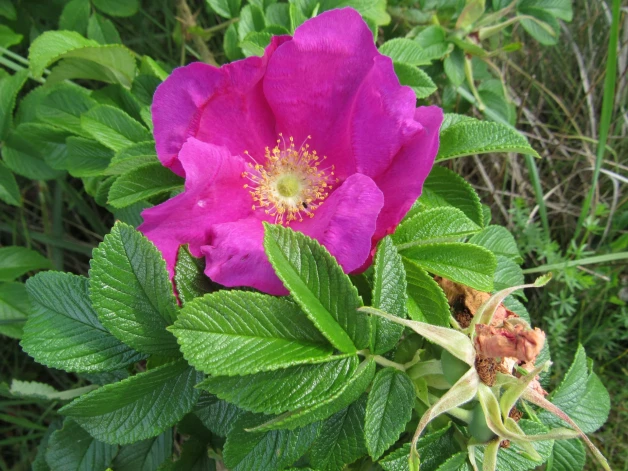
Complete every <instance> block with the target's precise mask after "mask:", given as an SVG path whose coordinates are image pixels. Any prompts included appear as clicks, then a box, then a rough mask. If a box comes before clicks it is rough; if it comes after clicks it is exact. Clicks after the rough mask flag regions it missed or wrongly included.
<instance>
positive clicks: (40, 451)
mask: <svg viewBox="0 0 628 471" xmlns="http://www.w3.org/2000/svg"><path fill="white" fill-rule="evenodd" d="M1 4H2V0H0V5H1ZM0 8H1V7H0ZM62 425H63V422H61V420H53V421H52V422H51V423H50V425H49V426H48V430H46V433H44V436H43V437H42V438H41V441H40V442H39V445H38V446H37V455H35V459H34V460H33V462H32V463H31V471H50V466H48V463H46V451H47V449H48V443H49V441H50V436H51V435H52V434H53V433H54V432H56V431H57V430H59V429H60V428H61V426H62Z"/></svg>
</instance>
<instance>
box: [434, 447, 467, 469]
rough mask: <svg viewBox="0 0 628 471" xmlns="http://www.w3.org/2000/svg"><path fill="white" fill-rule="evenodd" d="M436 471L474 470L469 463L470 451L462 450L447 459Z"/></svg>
mask: <svg viewBox="0 0 628 471" xmlns="http://www.w3.org/2000/svg"><path fill="white" fill-rule="evenodd" d="M436 471H473V468H472V467H471V464H470V463H469V455H468V453H467V452H466V451H461V452H460V453H456V454H455V455H453V456H452V457H451V458H449V459H448V460H447V461H445V462H444V463H443V464H442V465H441V466H439V467H438V468H437V470H436Z"/></svg>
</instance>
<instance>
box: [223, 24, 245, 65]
mask: <svg viewBox="0 0 628 471" xmlns="http://www.w3.org/2000/svg"><path fill="white" fill-rule="evenodd" d="M239 44H240V39H239V37H238V29H237V27H236V24H235V23H233V24H230V25H229V27H228V28H227V31H225V36H224V38H223V44H222V47H223V49H224V50H225V55H226V56H227V59H229V60H230V61H235V60H238V59H243V58H244V53H243V52H242V49H240V45H239Z"/></svg>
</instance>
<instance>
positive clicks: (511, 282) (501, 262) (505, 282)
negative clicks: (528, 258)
mask: <svg viewBox="0 0 628 471" xmlns="http://www.w3.org/2000/svg"><path fill="white" fill-rule="evenodd" d="M524 283H525V280H524V276H523V271H522V270H521V267H520V266H519V265H517V264H516V263H515V262H513V261H512V260H511V259H509V258H506V257H502V256H501V255H498V256H497V268H496V269H495V278H494V282H493V289H494V290H495V291H501V290H503V289H506V288H511V287H513V286H520V285H522V284H524ZM515 294H519V295H522V294H523V292H522V291H519V292H516V293H515Z"/></svg>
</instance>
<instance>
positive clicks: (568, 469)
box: [552, 440, 587, 471]
mask: <svg viewBox="0 0 628 471" xmlns="http://www.w3.org/2000/svg"><path fill="white" fill-rule="evenodd" d="M552 457H553V459H552V461H553V463H552V471H580V470H582V469H583V468H584V464H585V462H586V458H587V455H586V452H585V449H584V445H583V444H582V442H581V441H580V440H556V441H555V442H554V448H553V449H552Z"/></svg>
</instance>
